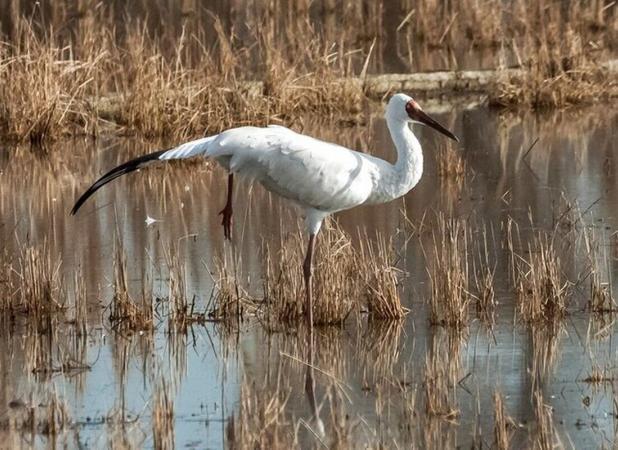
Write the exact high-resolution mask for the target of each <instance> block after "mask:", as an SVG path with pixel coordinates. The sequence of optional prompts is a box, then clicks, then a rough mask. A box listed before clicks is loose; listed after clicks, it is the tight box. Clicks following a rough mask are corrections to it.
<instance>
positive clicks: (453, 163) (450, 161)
mask: <svg viewBox="0 0 618 450" xmlns="http://www.w3.org/2000/svg"><path fill="white" fill-rule="evenodd" d="M437 164H438V168H437V171H438V176H439V177H440V178H442V179H445V180H449V181H454V182H461V180H462V179H463V177H464V175H465V173H466V160H465V159H464V158H463V157H462V156H461V154H459V153H458V152H457V151H456V150H454V149H453V148H452V146H451V145H444V146H440V147H439V149H438V155H437Z"/></svg>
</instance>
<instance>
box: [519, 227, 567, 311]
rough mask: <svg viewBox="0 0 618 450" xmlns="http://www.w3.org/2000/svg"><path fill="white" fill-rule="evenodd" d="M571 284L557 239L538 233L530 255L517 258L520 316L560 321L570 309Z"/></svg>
mask: <svg viewBox="0 0 618 450" xmlns="http://www.w3.org/2000/svg"><path fill="white" fill-rule="evenodd" d="M569 287H570V283H569V281H568V280H566V279H565V276H564V274H563V272H562V266H561V262H560V257H559V256H558V254H557V252H556V249H555V245H554V240H553V239H552V238H551V237H550V236H548V235H547V234H544V233H538V234H536V235H535V236H534V238H533V240H532V242H531V243H529V245H528V249H527V255H523V256H522V255H518V257H517V258H516V292H517V305H518V311H519V314H520V316H521V317H522V319H523V320H524V321H526V322H530V323H540V322H544V323H555V322H557V321H560V320H561V319H562V318H563V317H564V316H565V315H566V312H567V299H568V294H569Z"/></svg>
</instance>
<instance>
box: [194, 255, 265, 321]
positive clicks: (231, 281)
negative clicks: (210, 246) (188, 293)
mask: <svg viewBox="0 0 618 450" xmlns="http://www.w3.org/2000/svg"><path fill="white" fill-rule="evenodd" d="M214 265H215V267H214V273H215V274H216V275H215V278H214V282H215V283H214V284H215V286H214V290H213V292H212V294H211V297H210V301H209V302H208V305H207V306H206V310H207V311H208V317H209V318H210V319H212V320H221V321H226V322H229V320H230V319H235V320H241V319H242V318H243V317H244V315H245V312H246V311H248V310H250V311H254V310H255V308H256V301H255V299H253V298H252V297H251V296H250V295H249V293H248V292H247V290H246V289H245V288H244V287H243V285H244V283H243V282H242V281H241V280H239V279H238V273H239V272H240V270H239V269H240V266H241V265H242V264H241V261H240V260H239V259H236V260H235V261H233V262H228V258H218V257H217V258H215V261H214Z"/></svg>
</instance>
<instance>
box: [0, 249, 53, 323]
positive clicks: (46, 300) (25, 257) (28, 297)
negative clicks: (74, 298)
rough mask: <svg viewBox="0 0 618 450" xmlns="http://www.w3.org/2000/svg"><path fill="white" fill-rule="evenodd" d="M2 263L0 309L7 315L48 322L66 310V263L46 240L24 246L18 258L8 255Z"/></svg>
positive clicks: (37, 321)
mask: <svg viewBox="0 0 618 450" xmlns="http://www.w3.org/2000/svg"><path fill="white" fill-rule="evenodd" d="M1 264H2V266H0V267H1V268H2V274H1V275H0V286H1V287H2V291H1V292H2V293H3V295H2V299H1V300H0V310H1V311H2V312H3V314H4V316H5V317H7V316H10V317H15V316H17V315H20V316H23V317H27V318H28V320H33V321H35V322H36V323H38V324H40V325H44V323H47V322H48V321H47V319H48V318H49V317H50V316H51V315H53V314H55V313H58V312H61V311H63V310H64V309H65V295H64V294H65V293H64V290H63V280H62V276H61V270H60V269H61V266H62V262H61V261H60V260H59V259H57V258H55V257H54V256H53V254H52V251H51V250H50V249H49V246H48V244H47V242H46V241H44V242H43V243H42V244H39V245H25V246H22V247H21V249H20V252H19V255H18V257H17V259H16V260H9V258H8V257H5V258H3V260H2V262H1Z"/></svg>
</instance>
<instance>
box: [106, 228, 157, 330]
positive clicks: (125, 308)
mask: <svg viewBox="0 0 618 450" xmlns="http://www.w3.org/2000/svg"><path fill="white" fill-rule="evenodd" d="M113 266H114V281H113V286H114V296H113V298H112V301H111V304H110V313H109V321H110V323H111V324H112V328H113V329H114V330H116V331H120V332H128V331H140V330H150V329H152V328H153V326H154V311H153V305H152V296H149V297H146V296H143V297H142V299H141V301H140V303H137V302H135V301H134V300H133V298H132V297H131V295H130V294H129V285H128V281H127V258H126V255H125V253H124V249H123V246H122V242H121V241H120V240H119V239H118V240H116V244H115V248H114V262H113Z"/></svg>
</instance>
